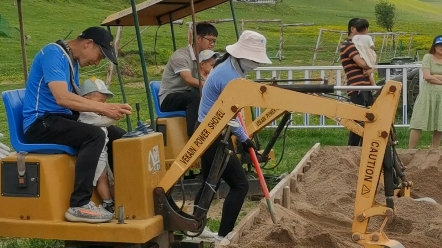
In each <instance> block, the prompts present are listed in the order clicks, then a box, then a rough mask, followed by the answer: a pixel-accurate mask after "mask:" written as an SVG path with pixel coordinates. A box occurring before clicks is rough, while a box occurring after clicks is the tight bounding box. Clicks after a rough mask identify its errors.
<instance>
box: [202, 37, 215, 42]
mask: <svg viewBox="0 0 442 248" xmlns="http://www.w3.org/2000/svg"><path fill="white" fill-rule="evenodd" d="M203 38H204V39H206V40H208V41H209V44H216V39H208V38H206V37H203Z"/></svg>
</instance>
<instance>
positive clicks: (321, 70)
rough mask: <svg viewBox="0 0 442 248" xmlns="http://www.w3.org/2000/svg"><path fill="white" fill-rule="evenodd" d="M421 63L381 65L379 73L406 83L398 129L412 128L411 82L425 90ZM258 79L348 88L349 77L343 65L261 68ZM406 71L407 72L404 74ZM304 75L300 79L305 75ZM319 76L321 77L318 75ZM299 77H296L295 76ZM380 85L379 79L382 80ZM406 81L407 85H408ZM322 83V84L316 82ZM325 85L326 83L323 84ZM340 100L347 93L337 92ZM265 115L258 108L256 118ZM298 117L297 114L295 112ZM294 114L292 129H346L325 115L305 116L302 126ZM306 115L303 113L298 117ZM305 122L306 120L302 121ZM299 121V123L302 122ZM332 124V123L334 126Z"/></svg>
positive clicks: (403, 89)
mask: <svg viewBox="0 0 442 248" xmlns="http://www.w3.org/2000/svg"><path fill="white" fill-rule="evenodd" d="M421 67H422V65H421V64H404V65H378V66H376V68H377V69H378V72H379V73H381V72H382V71H384V73H385V76H383V77H382V78H385V81H388V80H391V79H393V80H396V81H399V82H402V83H403V86H402V96H401V105H402V106H400V108H399V109H398V111H399V110H400V109H402V118H401V119H400V120H396V121H395V126H396V127H408V126H409V120H408V115H409V114H408V108H409V100H412V99H409V94H410V92H409V89H408V86H409V85H410V81H413V80H414V82H416V83H418V84H419V89H420V88H421V84H422V81H423V73H422V69H421ZM255 72H256V76H255V79H263V78H267V79H269V78H278V79H288V80H290V79H296V78H301V79H311V78H319V77H320V78H327V79H328V80H330V81H329V84H334V85H336V86H345V82H343V80H344V79H345V74H344V71H343V69H342V66H294V67H258V68H257V69H256V70H255ZM402 72H404V73H402ZM302 74H303V76H300V75H302ZM315 75H317V76H315ZM295 76H296V77H295ZM378 82H379V80H378ZM404 82H406V83H404ZM292 83H294V82H288V84H292ZM304 83H305V84H309V83H311V81H305V82H304ZM315 83H318V82H315ZM320 83H322V84H323V83H324V81H322V82H320ZM336 95H337V96H336V97H337V98H339V96H342V97H345V96H346V92H342V91H337V92H336ZM260 113H261V109H259V108H257V109H256V111H255V114H256V116H259V115H260ZM293 114H296V113H293ZM293 114H292V122H291V123H290V125H289V128H336V127H343V126H341V125H339V123H337V122H335V121H330V120H327V122H328V123H326V118H325V117H324V116H317V115H311V114H303V115H304V118H303V119H304V121H303V122H301V123H296V121H297V120H299V119H300V118H296V119H295V118H293ZM298 115H302V114H298ZM301 119H302V118H301ZM298 122H299V121H298ZM330 123H332V124H330ZM276 126H277V122H276V121H275V122H273V123H272V124H271V125H269V126H268V127H276Z"/></svg>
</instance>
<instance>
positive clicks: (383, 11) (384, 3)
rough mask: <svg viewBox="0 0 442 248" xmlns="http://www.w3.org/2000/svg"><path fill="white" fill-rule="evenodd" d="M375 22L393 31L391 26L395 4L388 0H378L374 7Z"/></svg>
mask: <svg viewBox="0 0 442 248" xmlns="http://www.w3.org/2000/svg"><path fill="white" fill-rule="evenodd" d="M374 11H375V16H376V24H377V25H378V26H380V27H383V28H385V29H387V31H388V32H393V26H394V24H395V22H396V17H397V13H396V6H395V5H394V4H392V3H390V2H389V1H388V0H380V1H378V3H377V4H376V5H375V7H374Z"/></svg>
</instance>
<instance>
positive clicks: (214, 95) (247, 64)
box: [194, 30, 272, 242]
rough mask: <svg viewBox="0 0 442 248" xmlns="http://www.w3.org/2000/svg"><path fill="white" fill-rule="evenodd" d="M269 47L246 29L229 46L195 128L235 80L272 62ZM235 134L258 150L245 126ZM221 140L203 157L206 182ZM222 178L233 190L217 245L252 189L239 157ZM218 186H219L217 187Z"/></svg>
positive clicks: (207, 88) (207, 90)
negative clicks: (267, 49)
mask: <svg viewBox="0 0 442 248" xmlns="http://www.w3.org/2000/svg"><path fill="white" fill-rule="evenodd" d="M266 45H267V41H266V38H265V37H264V36H263V35H261V34H260V33H257V32H254V31H249V30H245V31H244V32H243V33H242V34H241V36H240V37H239V40H238V41H237V42H236V43H235V44H232V45H228V46H227V47H226V51H227V53H225V54H224V55H223V57H222V58H220V59H219V60H218V61H217V62H216V63H215V66H214V68H213V69H212V71H211V72H210V76H209V78H208V79H207V81H206V82H205V84H204V87H203V91H202V98H201V102H200V106H199V111H198V121H197V123H196V124H195V129H197V128H198V126H199V124H200V123H201V122H202V121H203V120H204V118H205V117H206V115H207V113H208V112H209V110H210V109H211V107H212V105H213V104H214V103H215V101H216V100H217V99H218V97H219V95H220V94H221V92H222V91H223V89H224V88H225V87H226V86H227V84H228V83H229V82H230V81H231V80H233V79H237V78H244V77H245V75H246V73H248V72H250V71H252V70H254V69H255V68H256V67H258V66H259V65H261V64H271V63H272V61H270V59H269V58H268V56H267V52H266ZM233 134H234V135H235V136H236V137H237V138H238V140H239V141H240V142H242V144H243V149H245V150H246V151H248V148H249V147H252V148H254V149H256V147H255V145H254V144H253V142H252V141H251V140H250V138H249V137H248V136H247V135H246V133H245V131H244V129H243V128H242V126H241V125H239V127H237V128H234V129H233ZM220 141H221V137H218V139H217V140H215V141H214V142H213V144H212V145H211V146H210V147H209V148H208V149H207V150H206V151H205V152H204V154H203V155H202V157H201V170H202V174H203V180H204V181H205V180H206V179H207V176H208V174H209V171H210V167H211V165H212V162H213V158H214V157H215V153H216V151H217V148H218V145H219V142H220ZM229 146H230V149H232V150H233V143H232V139H229ZM221 178H222V179H223V180H224V181H225V182H226V183H227V184H228V185H229V187H230V190H229V193H228V194H227V196H226V199H225V201H224V206H223V213H222V217H221V222H220V227H219V231H218V234H217V235H215V237H214V239H215V242H217V241H219V240H221V239H222V238H223V237H224V236H226V235H227V234H228V233H229V232H231V231H232V230H233V227H234V225H235V222H236V220H237V218H238V215H239V213H240V210H241V207H242V205H243V202H244V199H245V197H246V195H247V192H248V189H249V185H248V181H247V176H246V174H245V172H244V170H243V168H242V165H241V163H240V161H239V160H238V158H237V157H236V156H232V157H230V159H229V161H228V163H227V166H226V168H225V170H224V172H223V174H222V175H221ZM218 187H219V184H218V185H217V188H218ZM201 193H202V188H201V189H200V191H199V192H198V194H197V196H196V198H195V203H194V204H195V205H198V201H199V199H200V197H201Z"/></svg>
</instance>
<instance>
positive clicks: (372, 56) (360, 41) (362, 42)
mask: <svg viewBox="0 0 442 248" xmlns="http://www.w3.org/2000/svg"><path fill="white" fill-rule="evenodd" d="M368 27H369V23H368V21H367V20H366V19H362V18H361V19H358V20H357V21H356V23H355V28H356V30H357V32H358V34H356V35H354V36H353V39H352V41H353V44H354V45H355V47H356V49H357V50H358V52H359V55H360V56H361V58H362V59H363V60H364V61H365V63H366V64H367V65H368V66H369V67H370V69H368V70H367V71H365V74H366V75H368V76H369V79H370V83H371V84H372V85H375V84H376V83H375V81H374V77H373V72H374V71H375V69H374V67H375V65H376V58H377V55H376V51H375V50H374V49H375V46H374V42H373V39H372V38H371V36H370V35H368Z"/></svg>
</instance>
